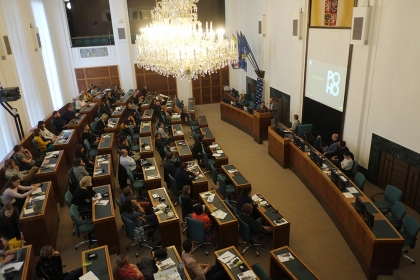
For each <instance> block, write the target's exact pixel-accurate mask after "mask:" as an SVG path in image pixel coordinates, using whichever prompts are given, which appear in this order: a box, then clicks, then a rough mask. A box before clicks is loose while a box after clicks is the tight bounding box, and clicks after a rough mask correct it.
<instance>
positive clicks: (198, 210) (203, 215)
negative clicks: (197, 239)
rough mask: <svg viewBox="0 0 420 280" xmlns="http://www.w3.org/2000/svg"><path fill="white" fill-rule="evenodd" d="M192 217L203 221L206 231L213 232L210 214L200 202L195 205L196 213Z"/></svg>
mask: <svg viewBox="0 0 420 280" xmlns="http://www.w3.org/2000/svg"><path fill="white" fill-rule="evenodd" d="M191 218H193V219H196V220H199V221H202V222H203V224H204V232H206V233H209V232H211V226H212V224H211V221H210V218H209V216H207V214H206V213H204V210H203V206H202V205H201V204H199V203H197V204H195V205H194V213H193V214H192V215H191Z"/></svg>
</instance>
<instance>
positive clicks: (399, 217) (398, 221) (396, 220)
mask: <svg viewBox="0 0 420 280" xmlns="http://www.w3.org/2000/svg"><path fill="white" fill-rule="evenodd" d="M405 213H406V210H405V207H404V205H403V204H402V203H401V202H399V201H395V202H394V205H392V206H391V215H386V216H385V217H386V218H387V219H388V220H389V221H390V222H391V224H392V225H393V226H394V227H395V228H396V229H397V230H400V229H401V226H402V221H403V219H404V216H405Z"/></svg>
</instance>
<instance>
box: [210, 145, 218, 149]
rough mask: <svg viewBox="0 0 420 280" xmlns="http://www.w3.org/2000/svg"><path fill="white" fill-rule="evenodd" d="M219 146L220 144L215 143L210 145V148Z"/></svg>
mask: <svg viewBox="0 0 420 280" xmlns="http://www.w3.org/2000/svg"><path fill="white" fill-rule="evenodd" d="M217 147H219V144H213V145H210V146H209V148H210V149H214V148H217Z"/></svg>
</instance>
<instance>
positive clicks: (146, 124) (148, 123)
mask: <svg viewBox="0 0 420 280" xmlns="http://www.w3.org/2000/svg"><path fill="white" fill-rule="evenodd" d="M141 124H142V126H150V122H142V123H141Z"/></svg>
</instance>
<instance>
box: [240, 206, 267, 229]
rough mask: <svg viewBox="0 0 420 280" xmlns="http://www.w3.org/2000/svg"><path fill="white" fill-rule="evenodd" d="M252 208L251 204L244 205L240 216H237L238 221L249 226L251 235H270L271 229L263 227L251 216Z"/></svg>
mask: <svg viewBox="0 0 420 280" xmlns="http://www.w3.org/2000/svg"><path fill="white" fill-rule="evenodd" d="M253 208H254V207H253V206H252V204H251V203H245V204H244V205H242V207H241V212H242V213H241V214H239V219H241V220H242V221H243V222H244V223H246V224H247V225H248V226H249V229H250V234H251V235H254V236H255V235H260V234H262V233H270V232H271V231H272V228H271V227H269V226H263V225H262V224H261V223H260V222H259V221H257V220H255V219H254V218H253V217H252V216H251V213H252V210H253Z"/></svg>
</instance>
